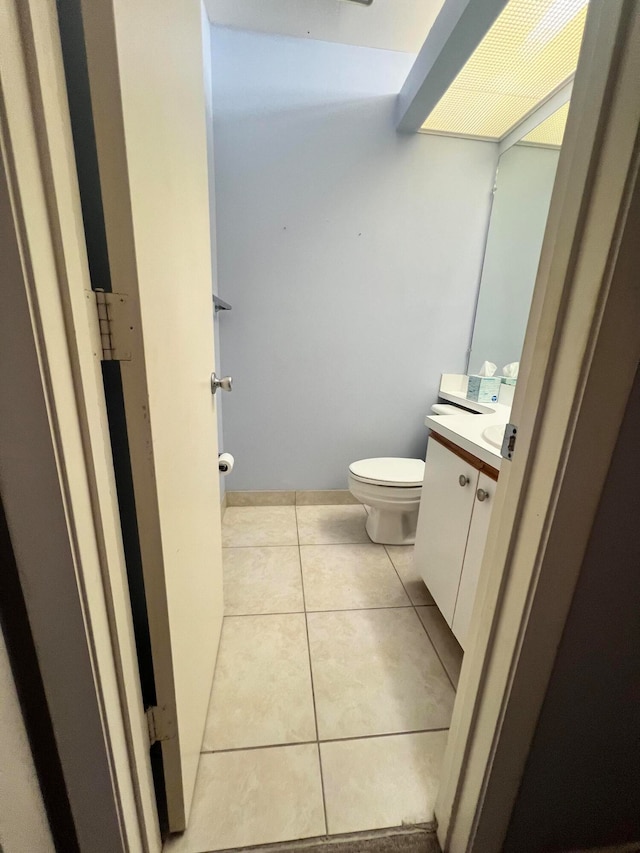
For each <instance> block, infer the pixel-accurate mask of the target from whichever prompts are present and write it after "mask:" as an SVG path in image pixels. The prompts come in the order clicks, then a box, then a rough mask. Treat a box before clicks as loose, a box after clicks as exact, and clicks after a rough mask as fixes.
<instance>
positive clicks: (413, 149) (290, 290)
mask: <svg viewBox="0 0 640 853" xmlns="http://www.w3.org/2000/svg"><path fill="white" fill-rule="evenodd" d="M212 49H213V105H214V130H215V139H216V150H215V163H216V194H217V195H216V198H217V203H216V208H217V222H218V272H219V287H220V294H221V296H222V298H224V299H226V300H227V301H229V302H231V303H232V304H233V311H231V312H230V313H229V314H227V315H225V316H224V317H222V318H221V320H220V329H221V339H222V370H223V372H225V373H231V374H233V377H234V380H235V388H234V391H233V394H230V395H228V396H227V397H226V398H225V401H224V403H225V409H224V429H225V442H226V449H227V450H228V451H229V452H231V453H233V454H234V455H235V457H236V468H235V471H234V473H233V474H232V475H231V476H230V477H229V478H228V479H227V487H228V488H232V489H293V488H297V489H329V488H345V487H346V478H347V466H348V464H349V463H350V462H351V461H353V460H355V459H360V458H363V457H367V456H393V455H398V456H420V455H422V454H423V453H424V450H425V442H426V430H425V427H424V423H423V421H424V416H425V414H426V413H427V412H428V410H429V406H430V405H431V404H432V403H433V402H434V401H435V399H436V395H437V389H438V383H439V377H440V373H441V372H442V371H448V372H452V371H453V372H455V371H460V372H463V371H464V369H465V364H466V352H467V348H468V345H469V340H470V336H471V324H472V316H473V309H474V303H475V294H476V290H477V286H478V279H479V270H480V264H481V259H482V253H483V246H484V238H485V232H486V225H487V218H488V211H489V201H490V191H491V187H492V185H493V178H494V172H495V166H496V157H497V153H496V146H495V145H493V144H489V143H483V142H471V141H467V140H461V139H445V138H443V137H434V136H426V135H412V136H404V137H403V136H399V135H398V134H397V133H396V132H395V130H394V127H393V114H394V103H395V95H396V93H397V92H398V91H399V90H400V87H401V85H402V83H403V81H404V79H405V77H406V74H407V72H408V70H409V68H410V67H411V63H412V61H413V57H412V56H409V55H406V54H400V53H394V52H391V51H382V50H373V49H368V48H358V47H350V46H346V45H339V44H329V43H325V42H319V41H310V40H302V39H291V38H282V37H277V36H268V35H260V34H254V33H245V32H240V31H233V30H227V29H219V28H214V29H213V33H212Z"/></svg>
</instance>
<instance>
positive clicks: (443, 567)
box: [415, 438, 478, 625]
mask: <svg viewBox="0 0 640 853" xmlns="http://www.w3.org/2000/svg"><path fill="white" fill-rule="evenodd" d="M477 483H478V471H477V470H476V469H475V468H474V467H473V466H472V465H470V464H469V463H468V462H466V461H465V460H464V459H461V458H460V457H459V456H456V455H455V453H452V452H451V451H450V450H447V448H446V447H443V446H442V445H441V444H439V443H438V442H437V441H435V440H434V439H433V438H430V439H429V444H428V446H427V458H426V464H425V469H424V483H423V486H422V496H421V499H420V514H419V516H418V530H417V534H416V551H415V561H416V567H417V569H418V571H419V572H420V575H421V576H422V579H423V580H424V582H425V583H426V585H427V587H428V589H429V592H430V593H431V595H432V596H433V598H434V600H435V602H436V604H437V605H438V607H439V608H440V611H441V613H442V615H443V616H444V618H445V619H446V620H447V622H448V623H449V625H451V624H452V622H453V611H454V608H455V603H456V596H457V594H458V584H459V583H460V574H461V571H462V561H463V559H464V552H465V547H466V544H467V534H468V532H469V522H470V519H471V512H472V510H473V502H474V499H475V493H476V489H477Z"/></svg>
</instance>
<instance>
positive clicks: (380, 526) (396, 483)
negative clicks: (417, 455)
mask: <svg viewBox="0 0 640 853" xmlns="http://www.w3.org/2000/svg"><path fill="white" fill-rule="evenodd" d="M423 478H424V462H423V461H422V459H400V458H397V457H383V458H379V459H360V461H358V462H352V463H351V465H349V491H350V492H351V494H352V495H353V496H354V498H357V499H358V500H359V501H360V502H361V503H363V504H364V505H365V506H366V507H368V508H369V515H368V517H367V525H366V526H367V533H368V534H369V538H370V539H371V540H372V541H373V542H379V543H380V544H382V545H413V543H414V542H415V541H416V526H417V524H418V508H419V506H420V493H421V491H422V480H423Z"/></svg>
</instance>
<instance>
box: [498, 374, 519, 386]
mask: <svg viewBox="0 0 640 853" xmlns="http://www.w3.org/2000/svg"><path fill="white" fill-rule="evenodd" d="M500 379H501V380H502V384H503V385H515V384H516V382H517V381H518V380H517V379H513V378H512V377H511V376H501V377H500Z"/></svg>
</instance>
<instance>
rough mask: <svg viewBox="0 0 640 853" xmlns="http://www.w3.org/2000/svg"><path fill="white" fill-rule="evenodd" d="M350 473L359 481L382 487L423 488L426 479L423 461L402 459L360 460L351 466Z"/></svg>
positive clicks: (391, 457) (385, 457)
mask: <svg viewBox="0 0 640 853" xmlns="http://www.w3.org/2000/svg"><path fill="white" fill-rule="evenodd" d="M349 471H351V473H352V474H353V476H354V477H357V478H358V480H364V482H366V483H377V484H379V485H381V486H405V487H407V488H408V487H410V486H421V485H422V480H423V478H424V462H423V461H422V459H400V458H398V457H393V456H383V457H381V458H379V459H360V460H359V461H358V462H352V463H351V465H349Z"/></svg>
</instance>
